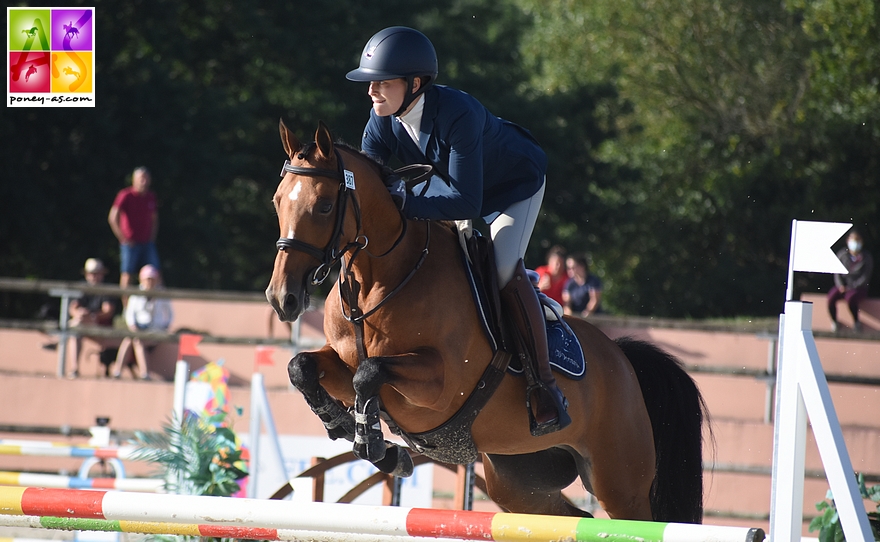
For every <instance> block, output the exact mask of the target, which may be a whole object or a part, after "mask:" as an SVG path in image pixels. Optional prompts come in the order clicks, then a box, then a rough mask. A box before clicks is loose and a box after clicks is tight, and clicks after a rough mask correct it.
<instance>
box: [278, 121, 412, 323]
mask: <svg viewBox="0 0 880 542" xmlns="http://www.w3.org/2000/svg"><path fill="white" fill-rule="evenodd" d="M279 130H280V132H281V143H282V145H283V146H284V152H286V153H287V157H288V159H287V161H286V162H285V163H284V168H283V169H282V171H281V176H282V179H281V183H280V184H279V185H278V189H277V190H276V191H275V196H274V197H273V203H274V205H275V211H276V212H277V214H278V226H279V228H280V236H279V239H278V243H277V246H278V255H277V256H276V257H275V267H274V270H273V273H272V280H271V281H270V282H269V287H268V288H267V289H266V297H267V298H268V299H269V303H271V305H272V307H273V308H274V309H275V312H277V313H278V316H279V318H281V320H282V321H293V320H296V319H297V318H298V317H299V315H300V314H302V313H303V311H305V310H306V308H308V305H309V296H310V294H311V292H312V291H313V290H314V288H315V287H316V286H317V285H319V284H321V283H322V282H324V280H326V279H327V277H328V276H329V274H330V271H331V270H332V268H333V266H334V265H335V264H336V263H337V262H339V261H340V260H341V259H342V257H343V256H345V255H346V253H357V252H359V251H360V250H361V249H364V248H366V246H367V244H368V242H369V241H368V240H367V230H369V231H370V232H371V233H372V234H373V235H374V238H373V241H374V243H377V244H378V245H379V246H383V244H385V243H384V239H383V238H384V237H386V236H391V237H392V240H393V239H394V238H395V236H397V234H398V232H399V231H400V222H401V219H400V216H399V212H398V211H397V209H396V207H395V206H394V203H393V201H392V200H391V196H390V195H389V194H388V191H387V190H386V189H384V187H383V179H384V174H383V171H382V168H381V166H380V165H379V164H378V163H376V162H375V161H373V160H372V159H370V158H368V157H367V156H365V155H363V154H361V153H360V152H358V151H357V150H356V149H353V148H351V147H348V146H346V145H342V144H339V145H337V144H334V143H333V137H332V136H331V134H330V130H329V129H328V128H327V127H326V126H325V125H324V124H323V123H319V125H318V129H317V131H316V132H315V142H314V143H309V144H306V145H304V144H302V143H300V141H299V140H298V139H297V138H296V136H295V135H293V133H291V132H290V130H288V129H287V126H285V125H284V122H281V123H279ZM355 179H357V188H358V190H357V192H355ZM361 207H363V208H364V209H365V210H366V211H367V216H365V217H364V222H363V223H362V221H361ZM389 223H390V225H389ZM389 244H390V243H389ZM359 261H360V260H359Z"/></svg>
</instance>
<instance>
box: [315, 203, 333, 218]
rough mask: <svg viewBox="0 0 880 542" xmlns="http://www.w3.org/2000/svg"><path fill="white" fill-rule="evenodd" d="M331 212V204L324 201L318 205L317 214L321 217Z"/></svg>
mask: <svg viewBox="0 0 880 542" xmlns="http://www.w3.org/2000/svg"><path fill="white" fill-rule="evenodd" d="M332 210H333V203H332V202H330V201H324V202H320V203H318V212H319V213H321V214H322V215H326V214H330V211H332Z"/></svg>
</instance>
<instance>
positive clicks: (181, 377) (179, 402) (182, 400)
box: [171, 360, 189, 423]
mask: <svg viewBox="0 0 880 542" xmlns="http://www.w3.org/2000/svg"><path fill="white" fill-rule="evenodd" d="M187 380H189V363H187V362H185V361H183V360H179V361H178V362H177V364H176V365H175V366H174V405H173V406H172V410H171V416H172V419H173V420H174V421H175V423H180V422H182V421H183V409H184V405H185V404H186V382H187Z"/></svg>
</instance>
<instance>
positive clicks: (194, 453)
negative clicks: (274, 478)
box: [135, 413, 248, 497]
mask: <svg viewBox="0 0 880 542" xmlns="http://www.w3.org/2000/svg"><path fill="white" fill-rule="evenodd" d="M225 416H226V415H225V414H224V413H219V414H216V415H214V416H211V417H209V418H200V417H197V416H193V415H186V416H184V418H183V422H182V423H180V424H177V423H175V422H174V421H172V422H169V423H166V424H165V425H163V427H162V432H161V433H148V432H142V431H138V432H137V433H136V434H135V438H136V440H137V444H138V448H137V450H136V452H135V455H136V457H137V458H138V459H140V460H143V461H149V462H152V463H156V464H157V465H159V466H160V467H161V468H162V469H163V471H164V472H163V474H164V476H165V479H166V480H167V482H166V489H167V490H168V491H171V492H174V493H182V494H187V495H211V496H217V497H229V496H232V495H233V494H235V493H237V492H238V491H239V490H240V489H241V488H240V487H239V485H238V481H239V480H241V479H242V478H244V477H245V476H247V474H248V473H247V470H245V468H244V462H243V460H242V458H241V454H242V450H241V448H240V447H239V445H238V444H237V443H236V437H235V433H234V432H233V431H232V430H231V429H229V428H228V427H223V426H222V425H221V424H222V423H223V421H224V419H225ZM181 484H182V485H181Z"/></svg>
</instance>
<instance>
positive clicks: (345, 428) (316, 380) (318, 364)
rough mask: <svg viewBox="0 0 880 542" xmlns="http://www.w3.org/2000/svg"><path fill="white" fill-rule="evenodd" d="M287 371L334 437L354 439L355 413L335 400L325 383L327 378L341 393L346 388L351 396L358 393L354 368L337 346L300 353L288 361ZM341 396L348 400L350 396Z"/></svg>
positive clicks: (339, 394)
mask: <svg viewBox="0 0 880 542" xmlns="http://www.w3.org/2000/svg"><path fill="white" fill-rule="evenodd" d="M287 375H288V377H289V378H290V383H291V384H293V386H294V387H295V388H296V389H298V390H299V391H300V393H302V394H303V397H304V398H305V400H306V403H307V404H308V405H309V408H311V409H312V412H314V413H315V414H317V415H318V417H319V418H321V422H323V423H324V428H325V429H327V435H328V436H329V437H330V438H331V439H333V440H336V439H338V438H344V439H345V440H349V441H353V440H354V438H355V423H354V417H353V416H352V415H351V414H350V413H349V412H348V411H347V410H346V409H345V408H343V407H342V405H340V404H339V403H338V402H337V401H336V400H334V398H333V397H331V396H330V394H329V393H328V392H327V389H325V387H324V386H323V385H322V384H321V381H322V380H323V381H324V383H325V384H326V385H328V386H330V387H331V389H332V390H334V393H336V394H337V396H341V395H343V394H344V391H343V390H350V391H349V392H348V394H347V395H349V396H353V395H354V389H353V388H352V385H351V378H352V375H351V371H350V370H349V369H348V367H347V366H346V365H345V364H344V363H343V362H342V360H341V359H340V358H339V355H338V354H337V353H336V351H335V350H333V349H332V348H330V347H329V346H325V347H324V348H322V349H321V350H318V351H317V352H302V353H300V354H297V355H296V356H294V357H293V359H291V360H290V363H288V364H287ZM340 399H343V400H344V399H347V397H340ZM350 402H351V401H349V403H350Z"/></svg>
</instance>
